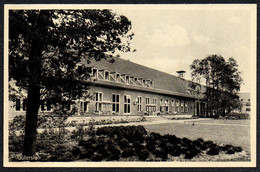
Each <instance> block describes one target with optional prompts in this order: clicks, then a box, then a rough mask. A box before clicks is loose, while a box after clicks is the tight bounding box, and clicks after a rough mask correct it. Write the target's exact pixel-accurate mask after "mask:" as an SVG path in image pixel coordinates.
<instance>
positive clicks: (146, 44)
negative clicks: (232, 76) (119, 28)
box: [114, 5, 255, 92]
mask: <svg viewBox="0 0 260 172" xmlns="http://www.w3.org/2000/svg"><path fill="white" fill-rule="evenodd" d="M157 7H158V6H154V7H153V8H143V7H140V8H139V7H138V8H135V9H131V8H130V9H115V10H114V11H115V12H117V13H120V14H123V15H125V16H126V17H128V19H130V20H131V22H132V32H134V34H135V36H134V38H133V40H132V42H131V47H132V48H134V49H136V50H137V51H136V52H134V53H124V54H121V58H123V59H129V60H131V61H133V62H136V63H138V64H142V65H144V66H147V67H151V68H154V69H158V70H160V71H163V72H167V73H170V74H174V75H176V71H177V70H185V71H186V72H187V73H186V76H185V78H186V79H190V78H191V77H190V69H189V66H190V64H191V63H192V62H193V60H194V59H196V58H199V59H202V58H204V57H206V56H207V55H210V54H221V55H222V56H223V57H225V58H226V59H227V58H229V57H234V58H235V59H236V60H237V62H238V64H239V70H240V71H241V72H242V78H243V80H244V83H243V84H242V86H241V92H249V91H250V81H251V80H250V79H251V78H250V69H251V68H252V67H255V66H252V65H251V62H250V59H251V57H254V54H255V52H252V50H254V46H253V45H252V44H251V43H252V39H255V38H253V37H252V34H251V32H252V26H254V23H255V21H254V20H252V9H251V10H248V9H244V8H242V9H241V8H237V7H236V8H230V7H228V8H223V7H219V8H215V7H216V6H214V8H213V6H212V7H210V8H201V7H199V8H194V9H193V8H190V7H189V6H188V5H182V6H179V7H180V8H174V9H171V8H167V9H163V8H161V9H159V8H157ZM175 7H176V6H175ZM208 7H209V6H208ZM253 29H254V28H253Z"/></svg>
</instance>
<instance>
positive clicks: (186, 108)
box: [184, 102, 188, 112]
mask: <svg viewBox="0 0 260 172" xmlns="http://www.w3.org/2000/svg"><path fill="white" fill-rule="evenodd" d="M184 107H185V112H188V102H185V104H184Z"/></svg>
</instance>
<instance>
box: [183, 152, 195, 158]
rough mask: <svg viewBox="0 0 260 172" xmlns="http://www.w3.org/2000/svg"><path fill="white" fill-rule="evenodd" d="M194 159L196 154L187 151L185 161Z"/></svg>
mask: <svg viewBox="0 0 260 172" xmlns="http://www.w3.org/2000/svg"><path fill="white" fill-rule="evenodd" d="M193 157H194V154H193V152H191V151H187V152H186V153H185V156H184V158H185V159H192V158H193Z"/></svg>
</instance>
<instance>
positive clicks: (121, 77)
mask: <svg viewBox="0 0 260 172" xmlns="http://www.w3.org/2000/svg"><path fill="white" fill-rule="evenodd" d="M100 71H104V79H105V80H111V79H110V78H111V77H112V78H113V80H114V81H115V82H120V83H126V84H133V85H139V86H144V87H153V81H151V80H147V79H143V78H138V77H134V76H129V75H125V74H120V73H113V74H111V73H110V72H109V71H107V70H100ZM98 72H99V71H98V69H97V68H93V69H92V76H93V78H95V79H99V77H98Z"/></svg>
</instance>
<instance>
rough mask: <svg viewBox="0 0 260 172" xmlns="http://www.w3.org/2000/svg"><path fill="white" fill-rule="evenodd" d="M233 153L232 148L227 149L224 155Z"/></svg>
mask: <svg viewBox="0 0 260 172" xmlns="http://www.w3.org/2000/svg"><path fill="white" fill-rule="evenodd" d="M234 153H235V151H234V149H233V148H229V149H228V150H227V151H226V154H234Z"/></svg>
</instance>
